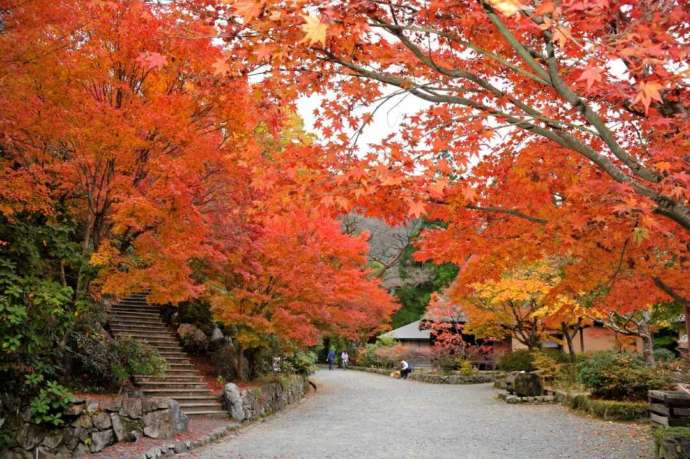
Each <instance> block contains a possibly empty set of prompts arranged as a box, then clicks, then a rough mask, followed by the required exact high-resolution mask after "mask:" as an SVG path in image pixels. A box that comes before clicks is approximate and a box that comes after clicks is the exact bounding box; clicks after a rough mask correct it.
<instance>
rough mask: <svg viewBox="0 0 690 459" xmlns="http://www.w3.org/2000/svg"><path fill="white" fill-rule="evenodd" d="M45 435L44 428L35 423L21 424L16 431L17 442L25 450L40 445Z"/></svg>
mask: <svg viewBox="0 0 690 459" xmlns="http://www.w3.org/2000/svg"><path fill="white" fill-rule="evenodd" d="M45 435H46V431H45V429H43V428H42V427H40V426H37V425H35V424H23V425H22V427H21V428H20V429H19V432H17V444H18V445H19V446H21V447H22V448H24V449H26V450H31V449H34V448H35V447H36V446H38V445H40V444H41V442H42V441H43V438H44V437H45Z"/></svg>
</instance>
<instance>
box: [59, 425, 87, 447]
mask: <svg viewBox="0 0 690 459" xmlns="http://www.w3.org/2000/svg"><path fill="white" fill-rule="evenodd" d="M82 430H83V429H81V428H80V427H69V428H67V429H65V430H64V431H63V432H62V444H63V446H64V447H65V448H67V449H68V450H70V451H72V450H73V449H74V448H76V447H77V445H78V444H79V435H80V434H81V431H82Z"/></svg>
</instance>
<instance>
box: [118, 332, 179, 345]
mask: <svg viewBox="0 0 690 459" xmlns="http://www.w3.org/2000/svg"><path fill="white" fill-rule="evenodd" d="M113 333H115V334H116V335H118V336H129V337H130V338H134V339H137V340H141V341H148V342H150V343H158V344H160V345H161V346H167V345H173V346H175V345H179V344H180V342H179V341H178V339H177V336H175V335H173V334H172V333H168V334H157V335H145V334H144V333H136V332H128V331H127V330H113Z"/></svg>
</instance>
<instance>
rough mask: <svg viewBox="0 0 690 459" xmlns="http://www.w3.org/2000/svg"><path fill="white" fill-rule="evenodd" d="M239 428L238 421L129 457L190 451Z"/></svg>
mask: <svg viewBox="0 0 690 459" xmlns="http://www.w3.org/2000/svg"><path fill="white" fill-rule="evenodd" d="M239 428H240V424H239V423H232V424H229V425H227V426H225V427H220V428H218V429H215V430H213V431H212V432H211V433H209V434H207V435H204V436H203V437H201V438H199V439H197V440H185V441H178V442H176V443H170V444H168V445H164V446H158V447H155V448H151V449H150V450H148V451H146V452H145V453H142V454H138V455H136V456H133V457H131V458H129V459H159V458H161V457H172V456H174V455H176V454H180V453H184V452H186V451H192V450H194V449H197V448H201V447H202V446H206V445H208V444H209V443H212V442H214V441H216V440H220V439H221V438H223V437H225V436H227V435H228V434H229V433H230V432H235V431H237V430H238V429H239Z"/></svg>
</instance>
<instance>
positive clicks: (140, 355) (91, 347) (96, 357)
mask: <svg viewBox="0 0 690 459" xmlns="http://www.w3.org/2000/svg"><path fill="white" fill-rule="evenodd" d="M71 350H72V352H73V355H72V360H73V365H74V368H73V372H74V373H76V374H78V375H79V378H80V380H79V381H74V382H76V383H79V384H81V385H84V386H85V387H89V388H90V389H91V390H92V389H95V388H100V389H113V388H118V387H119V386H121V385H123V384H124V383H126V382H127V381H129V379H130V377H131V376H133V375H135V374H141V375H160V374H162V373H163V372H164V371H165V369H166V361H165V359H164V358H163V357H161V356H160V354H159V353H158V351H157V350H155V349H153V348H151V347H149V346H146V345H145V344H141V343H139V342H137V341H135V340H133V339H131V338H121V339H119V340H113V339H110V338H108V337H107V336H105V335H104V334H101V333H89V334H82V333H75V334H73V336H72V337H71ZM94 386H95V387H94Z"/></svg>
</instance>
